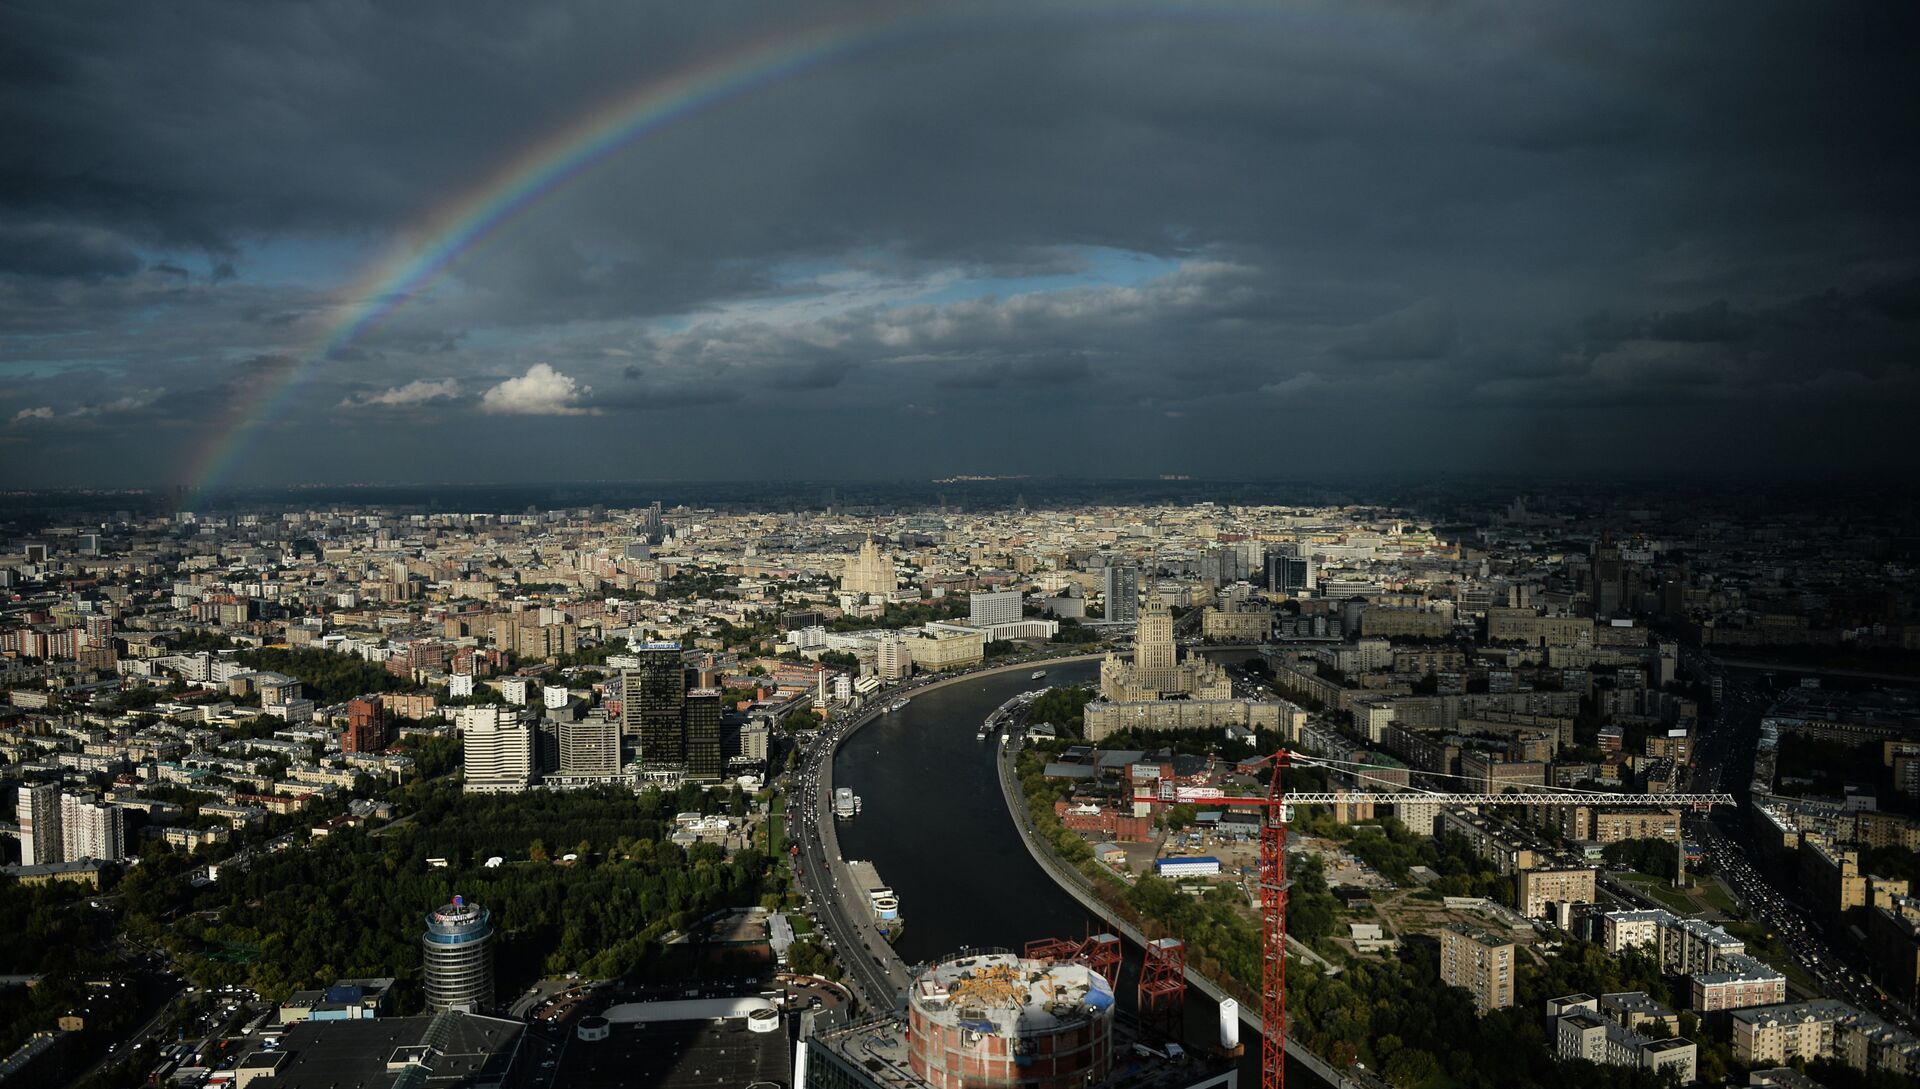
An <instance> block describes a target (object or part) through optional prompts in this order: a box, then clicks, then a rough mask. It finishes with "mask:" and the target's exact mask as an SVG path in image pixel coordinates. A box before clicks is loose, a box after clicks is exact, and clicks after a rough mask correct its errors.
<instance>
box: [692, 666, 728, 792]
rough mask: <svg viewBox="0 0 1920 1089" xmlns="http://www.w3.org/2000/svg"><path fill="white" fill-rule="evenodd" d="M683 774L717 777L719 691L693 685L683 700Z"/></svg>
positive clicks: (706, 777)
mask: <svg viewBox="0 0 1920 1089" xmlns="http://www.w3.org/2000/svg"><path fill="white" fill-rule="evenodd" d="M686 727H687V732H686V739H687V740H686V747H687V775H688V776H690V777H692V778H695V779H718V778H720V768H721V755H720V690H719V689H718V688H695V689H693V690H691V691H689V692H688V693H687V700H686Z"/></svg>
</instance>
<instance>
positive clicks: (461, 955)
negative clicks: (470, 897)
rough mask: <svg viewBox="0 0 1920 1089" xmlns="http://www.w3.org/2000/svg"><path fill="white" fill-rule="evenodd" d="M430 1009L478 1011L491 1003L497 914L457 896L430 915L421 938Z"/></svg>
mask: <svg viewBox="0 0 1920 1089" xmlns="http://www.w3.org/2000/svg"><path fill="white" fill-rule="evenodd" d="M420 952H421V966H422V968H423V969H424V975H425V982H426V991H427V1010H428V1011H429V1012H431V1013H439V1012H441V1011H443V1010H464V1011H466V1012H468V1013H478V1012H480V1011H481V1010H484V1009H486V1008H487V1007H488V1006H491V1005H493V915H492V913H490V912H489V911H487V909H486V908H484V907H481V906H480V905H479V904H472V903H468V902H467V901H466V900H465V899H464V898H462V897H459V896H456V897H454V898H453V902H452V903H450V904H443V905H441V907H440V909H439V910H437V911H433V912H429V913H428V914H427V929H426V932H425V933H424V934H422V935H421V936H420Z"/></svg>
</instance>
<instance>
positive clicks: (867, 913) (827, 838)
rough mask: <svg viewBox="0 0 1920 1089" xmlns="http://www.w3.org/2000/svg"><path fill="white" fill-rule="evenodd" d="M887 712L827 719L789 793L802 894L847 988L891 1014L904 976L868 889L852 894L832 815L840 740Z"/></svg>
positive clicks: (805, 754) (874, 710)
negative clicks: (844, 976)
mask: <svg viewBox="0 0 1920 1089" xmlns="http://www.w3.org/2000/svg"><path fill="white" fill-rule="evenodd" d="M903 692H904V690H903ZM884 713H885V709H884V707H880V706H876V707H871V708H869V709H867V710H865V711H861V712H857V713H855V714H853V715H851V716H846V717H836V718H834V719H831V720H829V721H828V722H827V723H826V724H825V725H823V726H822V727H821V728H820V732H819V734H818V735H817V736H815V738H814V739H813V741H812V742H811V743H810V744H809V745H808V746H807V748H806V749H805V750H804V751H803V753H802V756H801V760H800V765H799V767H797V768H795V769H794V771H793V772H792V773H791V774H792V776H793V778H794V780H795V781H794V782H791V783H790V784H789V789H788V790H787V819H788V822H789V827H790V833H789V834H790V835H791V837H792V840H793V842H794V843H795V844H796V845H797V846H798V847H799V848H800V855H799V860H800V866H799V875H798V876H799V881H800V889H801V893H802V895H803V896H805V897H806V901H807V906H808V908H809V909H811V910H812V912H813V913H814V917H815V918H816V919H817V920H818V921H819V924H820V926H821V927H822V929H824V930H825V931H826V933H827V936H828V937H829V938H830V939H831V940H832V945H833V949H834V952H835V953H836V954H837V955H838V959H839V961H840V966H841V968H842V969H844V970H845V971H846V973H847V980H848V982H849V983H850V984H851V985H852V987H853V989H854V990H855V991H856V992H857V993H858V994H859V995H860V997H861V1000H862V1001H863V1002H864V1003H865V1004H866V1006H867V1008H868V1009H873V1010H882V1009H892V1008H893V1006H894V1002H895V1000H896V998H897V996H898V995H900V994H901V993H902V992H903V991H905V990H906V986H907V982H908V979H909V976H908V973H907V966H906V965H905V964H904V963H902V962H901V960H900V958H899V957H898V956H897V955H895V954H894V951H893V947H892V946H891V945H888V944H887V942H886V939H884V938H882V937H881V936H880V931H879V930H878V929H877V928H876V927H875V926H874V925H873V910H872V908H871V907H869V906H868V904H867V897H866V892H865V890H863V889H856V888H854V887H853V885H854V883H853V876H852V874H851V873H850V872H849V871H848V869H847V866H846V863H845V862H844V861H843V860H842V859H841V858H840V848H839V843H838V841H837V839H836V838H835V836H834V829H833V820H834V818H833V816H832V815H831V814H832V812H833V750H834V747H835V746H836V745H838V744H839V742H840V739H841V738H843V737H845V736H846V735H847V734H848V733H850V732H851V731H853V730H856V729H859V728H860V727H861V726H864V725H866V723H867V722H868V721H870V720H872V719H873V718H875V717H877V716H879V715H881V714H884Z"/></svg>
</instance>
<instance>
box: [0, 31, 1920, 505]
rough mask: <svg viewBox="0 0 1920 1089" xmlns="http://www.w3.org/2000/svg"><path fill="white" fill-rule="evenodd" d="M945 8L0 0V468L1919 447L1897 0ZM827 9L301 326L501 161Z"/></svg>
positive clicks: (602, 467)
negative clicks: (752, 65)
mask: <svg viewBox="0 0 1920 1089" xmlns="http://www.w3.org/2000/svg"><path fill="white" fill-rule="evenodd" d="M957 6H958V5H956V4H955V3H954V0H939V2H938V3H934V2H932V0H915V2H912V3H906V4H901V5H884V4H883V5H861V6H839V7H836V6H835V5H833V4H830V3H817V2H816V3H807V4H792V3H787V2H780V3H769V4H746V3H734V2H727V0H721V2H702V3H685V2H681V0H675V2H672V3H635V2H630V0H607V2H604V3H557V4H528V3H525V2H524V0H500V2H486V0H461V2H459V3H451V2H449V3H418V2H416V3H391V4H368V3H312V4H302V3H271V4H262V3H242V2H229V3H195V2H191V0H185V2H175V3H168V4H125V3H89V2H79V0H57V2H56V0H47V2H23V3H14V4H8V5H6V6H5V7H3V8H0V479H4V480H5V481H6V482H7V483H8V484H14V485H18V484H32V485H41V484H46V485H93V484H142V485H145V484H162V485H165V484H174V483H186V482H197V481H194V480H193V478H194V476H195V475H196V474H197V473H198V472H199V469H200V466H201V465H203V464H204V463H205V462H206V461H207V459H208V457H209V454H210V453H217V452H218V451H219V450H220V449H221V448H223V447H224V446H226V445H228V444H229V443H230V440H229V439H228V438H226V436H229V435H231V434H232V433H233V432H234V429H235V428H236V426H238V425H239V424H241V423H242V422H244V421H247V420H253V419H260V420H262V423H261V425H260V426H258V427H257V428H255V429H253V430H252V431H251V432H249V433H247V434H245V435H243V436H242V437H241V440H240V444H239V446H238V447H237V448H236V453H235V455H234V456H233V457H232V458H230V459H229V462H228V465H227V468H226V470H225V471H224V472H223V473H222V474H221V478H220V480H219V482H221V483H233V484H253V483H289V482H293V483H297V482H303V481H313V482H349V481H439V480H463V481H510V480H527V479H538V480H564V479H594V478H618V479H662V478H685V479H710V478H727V479H747V478H763V477H764V478H794V477H843V478H876V477H880V478H905V477H912V476H920V475H946V474H950V473H970V472H971V473H993V472H1003V473H1022V472H1024V473H1036V474H1046V473H1062V474H1070V475H1141V474H1154V473H1191V474H1194V475H1196V476H1210V477H1240V478H1245V477H1265V476H1310V475H1313V474H1331V473H1351V472H1373V471H1397V472H1406V471H1419V470H1423V469H1429V468H1431V469H1434V470H1489V469H1491V470H1507V471H1512V472H1517V473H1529V472H1542V473H1547V472H1551V473H1565V472H1584V473H1596V474H1605V473H1609V472H1633V473H1635V474H1642V473H1646V472H1671V473H1673V474H1675V475H1677V476H1685V475H1689V474H1694V473H1700V472H1724V471H1743V470H1751V471H1760V472H1776V471H1779V470H1782V469H1787V470H1798V471H1807V472H1814V473H1819V472H1832V473H1843V472H1851V471H1855V470H1859V469H1863V468H1878V469H1886V468H1898V467H1911V465H1912V463H1913V462H1914V460H1915V459H1914V456H1913V453H1912V451H1913V441H1912V437H1911V436H1912V433H1913V428H1914V413H1915V410H1916V408H1920V375H1917V374H1916V370H1915V368H1916V364H1917V363H1920V357H1917V356H1916V348H1920V269H1917V268H1916V266H1917V265H1920V229H1917V226H1916V223H1917V221H1916V201H1917V199H1920V198H1916V194H1920V122H1917V120H1916V118H1917V117H1920V113H1917V111H1916V106H1915V103H1920V64H1916V63H1915V57H1916V56H1920V33H1917V31H1920V21H1917V20H1916V14H1915V13H1916V12H1920V8H1916V7H1915V6H1914V5H1913V4H1911V3H1889V4H1884V5H1874V4H1862V5H1832V4H1819V3H1806V2H1804V0H1800V2H1793V3H1779V4H1772V3H1752V2H1735V3H1723V4H1714V3H1692V2H1688V3H1675V2H1673V0H1659V2H1654V3H1645V4H1641V3H1626V2H1618V0H1609V2H1607V3H1600V4H1581V5H1560V6H1557V7H1553V8H1549V7H1546V6H1542V5H1512V6H1508V5H1498V4H1475V3H1471V2H1467V3H1453V2H1449V3H1439V2H1434V3H1402V4H1388V3H1379V4H1369V3H1365V2H1363V0H1329V2H1326V3H1290V2H1286V0H1272V2H1269V3H1258V4H1233V5H1226V4H1211V3H1206V2H1199V3H1165V4H1143V5H1134V6H1129V5H1125V4H1099V5H1071V6H1063V7H1058V8H1051V9H1047V8H1043V7H1042V6H1041V5H1036V4H1035V3H1033V2H1031V0H1023V2H1022V3H1021V4H1019V5H1017V6H1013V7H1007V8H991V7H988V8H980V9H978V10H977V11H976V12H974V13H971V14H966V15H956V14H954V13H953V12H954V8H955V7H957ZM923 11H938V12H939V13H940V14H938V15H937V16H935V17H925V16H914V15H912V14H910V13H912V12H923ZM902 13H909V14H906V15H904V16H903V15H902ZM830 25H838V26H843V27H852V28H855V30H854V32H853V33H852V35H851V36H850V37H848V38H847V39H845V40H846V41H847V42H848V43H849V44H848V45H847V47H846V48H844V49H842V50H840V51H838V52H836V53H834V54H833V55H832V56H831V57H829V58H828V59H827V60H825V61H824V62H823V63H818V64H813V65H803V66H801V67H800V68H799V69H798V70H797V71H795V72H793V73H791V74H788V75H785V76H782V77H780V78H776V79H773V80H771V81H769V82H764V83H760V84H750V85H742V86H740V87H739V88H737V89H736V91H735V93H733V94H730V95H726V96H722V97H720V98H719V99H718V100H717V101H713V102H711V103H708V104H707V105H705V106H703V107H701V108H697V109H695V110H693V111H691V112H690V113H688V114H687V115H686V116H684V117H681V118H680V119H679V120H677V121H676V122H674V123H673V124H671V125H668V126H665V127H663V128H661V129H659V130H658V131H656V132H653V133H651V134H649V135H647V136H645V137H643V138H641V139H638V140H636V141H634V142H633V143H632V144H630V145H629V146H627V147H626V148H624V149H623V150H621V151H620V152H619V153H617V154H615V155H612V156H609V157H607V158H606V159H604V160H603V161H602V162H600V163H599V164H598V165H597V166H595V167H593V168H591V169H589V170H586V171H583V172H582V173H581V174H579V175H578V176H577V177H576V178H575V179H574V180H573V181H572V182H570V183H569V184H567V185H566V186H565V187H563V188H561V189H560V190H558V191H557V192H556V193H554V194H553V195H552V196H551V197H550V198H549V199H545V200H543V201H540V202H537V203H536V204H535V205H534V206H532V207H531V208H530V209H529V210H527V211H526V212H525V213H524V214H522V215H519V216H517V217H516V218H514V219H512V220H511V221H510V222H509V223H507V224H506V225H505V226H503V227H502V228H501V229H499V230H497V231H495V232H494V233H492V234H491V235H489V236H488V237H487V238H485V239H484V240H483V241H481V242H480V243H478V244H477V245H475V246H473V247H472V248H470V249H468V250H466V251H464V252H462V253H460V254H459V255H458V256H457V257H456V259H455V260H454V261H453V263H452V264H451V266H450V267H449V270H448V272H447V274H446V275H445V276H443V277H441V278H439V279H437V280H435V281H434V282H432V283H431V284H430V285H428V286H427V287H426V288H425V289H424V290H423V291H421V292H419V293H418V294H417V295H415V296H414V297H412V298H409V299H406V300H404V301H400V302H398V303H397V305H394V306H392V307H391V312H390V314H389V315H388V316H387V317H386V319H385V320H384V321H383V322H381V323H380V324H378V325H376V326H375V327H374V328H372V329H370V330H369V331H367V332H366V333H365V334H363V335H361V336H359V337H357V338H353V339H349V340H347V341H345V342H338V343H334V344H333V345H332V347H331V349H330V350H323V346H326V345H328V344H329V338H330V337H331V336H332V335H333V334H334V333H335V332H336V331H337V330H338V329H339V328H340V327H341V326H342V325H343V324H344V323H345V322H346V321H347V320H348V319H350V317H351V316H352V315H354V314H357V313H359V312H361V311H362V310H363V309H364V308H365V307H366V306H367V305H369V304H370V302H377V301H378V300H369V299H367V298H366V297H364V291H362V292H359V293H356V290H355V285H356V284H357V283H360V282H362V281H363V278H364V274H365V272H366V270H367V269H369V268H370V267H374V266H375V265H376V264H377V263H378V262H381V261H383V260H387V259H390V258H391V257H392V256H393V255H395V254H396V253H399V254H401V255H402V256H404V255H405V252H406V251H407V250H408V248H409V247H417V246H419V245H421V244H423V243H426V242H428V241H431V239H430V238H428V237H426V236H425V235H424V234H423V232H424V231H425V230H426V229H427V228H426V225H427V224H429V223H431V222H432V220H433V216H434V215H435V214H436V213H437V212H439V211H440V210H441V209H443V208H444V207H445V206H446V205H447V204H448V202H449V201H451V200H453V199H454V198H456V197H458V196H460V195H461V194H463V193H466V192H468V191H470V190H472V189H473V188H474V187H476V186H478V185H480V184H481V183H482V182H484V180H485V179H487V178H488V177H490V176H493V175H494V174H495V173H496V172H498V171H500V170H501V169H502V168H503V167H504V166H505V165H507V164H509V163H512V162H513V161H515V160H516V159H518V158H520V157H521V156H523V155H524V154H525V153H526V152H527V151H528V149H529V148H532V147H535V146H538V145H540V144H541V143H542V142H543V141H546V140H548V139H549V138H551V137H552V136H553V134H554V133H556V132H559V131H561V130H563V129H565V128H566V127H567V126H568V125H570V124H573V123H574V122H576V121H577V120H579V119H580V118H582V117H585V116H590V115H592V114H593V113H594V112H595V111H597V110H599V109H601V108H602V107H604V106H605V105H606V104H607V103H609V102H612V101H615V100H617V99H619V98H621V97H622V96H627V95H631V94H634V93H635V92H637V91H639V90H642V89H644V88H645V87H647V86H648V85H650V84H657V83H659V81H662V80H667V79H671V78H673V77H674V76H675V74H676V73H681V72H684V71H688V70H714V66H715V65H716V64H717V63H724V62H723V61H722V60H721V58H726V57H729V56H735V57H737V56H741V55H743V51H744V54H745V55H749V56H751V55H753V51H755V50H767V49H771V51H772V52H771V53H770V54H768V55H770V56H773V57H776V58H777V57H779V56H781V55H782V54H781V52H780V49H781V47H780V44H779V43H782V42H799V41H808V40H813V39H811V38H809V37H808V36H809V35H810V34H813V33H816V32H817V31H818V29H819V28H820V27H823V26H830ZM859 28H866V29H865V30H861V29H859ZM876 28H886V29H876ZM289 382H291V383H292V384H291V386H290V393H289V394H288V395H287V397H286V398H285V400H286V404H285V406H284V408H283V410H281V411H278V412H276V413H269V414H267V415H266V416H264V417H262V416H261V413H260V412H259V406H260V405H261V404H262V403H263V401H265V400H270V397H269V394H270V393H271V392H272V391H273V390H275V389H279V388H282V387H283V386H286V384H287V383H289Z"/></svg>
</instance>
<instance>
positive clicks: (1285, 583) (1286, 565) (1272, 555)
mask: <svg viewBox="0 0 1920 1089" xmlns="http://www.w3.org/2000/svg"><path fill="white" fill-rule="evenodd" d="M1265 582H1266V587H1267V589H1268V590H1270V591H1272V592H1274V593H1284V594H1300V593H1305V592H1306V591H1308V590H1310V589H1312V588H1313V574H1312V568H1311V565H1310V564H1309V562H1308V560H1307V558H1306V557H1305V556H1303V555H1301V549H1300V546H1299V545H1298V544H1296V543H1295V542H1293V541H1281V542H1279V543H1277V544H1273V545H1269V546H1268V547H1267V553H1266V578H1265Z"/></svg>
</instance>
